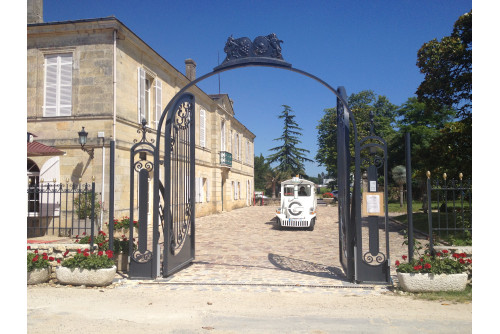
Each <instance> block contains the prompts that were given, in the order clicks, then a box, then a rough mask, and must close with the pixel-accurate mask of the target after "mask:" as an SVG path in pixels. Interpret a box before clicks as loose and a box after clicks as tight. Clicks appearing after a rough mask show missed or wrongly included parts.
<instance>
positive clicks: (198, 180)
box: [194, 177, 200, 203]
mask: <svg viewBox="0 0 500 334" xmlns="http://www.w3.org/2000/svg"><path fill="white" fill-rule="evenodd" d="M194 180H195V186H194V189H195V193H196V194H195V202H196V203H199V202H200V178H199V177H197V178H195V179H194Z"/></svg>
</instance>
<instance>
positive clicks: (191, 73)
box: [184, 58, 196, 81]
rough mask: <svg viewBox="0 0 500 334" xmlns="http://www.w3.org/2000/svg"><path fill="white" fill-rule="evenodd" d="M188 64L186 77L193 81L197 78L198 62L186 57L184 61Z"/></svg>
mask: <svg viewBox="0 0 500 334" xmlns="http://www.w3.org/2000/svg"><path fill="white" fill-rule="evenodd" d="M184 63H185V64H186V77H187V78H188V79H189V80H190V81H193V80H195V79H196V63H195V61H194V60H192V59H189V58H188V59H186V60H185V61H184Z"/></svg>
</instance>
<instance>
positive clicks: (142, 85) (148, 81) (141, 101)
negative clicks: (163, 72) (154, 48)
mask: <svg viewBox="0 0 500 334" xmlns="http://www.w3.org/2000/svg"><path fill="white" fill-rule="evenodd" d="M153 81H157V82H159V81H158V80H155V79H154V77H153V75H152V74H150V73H149V72H146V70H145V69H144V68H142V67H139V68H138V69H137V121H138V122H139V123H141V122H142V120H143V119H145V120H146V125H148V126H149V125H150V117H151V116H150V108H151V98H152V95H153V92H152V89H151V88H152V84H153ZM159 87H160V88H159ZM154 90H155V92H156V93H157V92H158V90H160V94H159V96H160V101H158V100H157V99H156V100H155V112H156V114H157V113H158V111H157V109H156V108H157V107H158V102H159V103H160V108H161V84H160V85H158V83H157V84H156V85H155V87H154ZM155 95H158V94H155ZM160 116H161V113H160ZM158 120H159V119H158ZM158 120H156V119H155V122H157V121H158Z"/></svg>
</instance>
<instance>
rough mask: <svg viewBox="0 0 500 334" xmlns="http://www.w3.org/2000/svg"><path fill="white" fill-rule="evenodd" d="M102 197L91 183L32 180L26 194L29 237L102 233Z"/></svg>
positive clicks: (93, 183)
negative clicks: (99, 215) (97, 231)
mask: <svg viewBox="0 0 500 334" xmlns="http://www.w3.org/2000/svg"><path fill="white" fill-rule="evenodd" d="M99 195H100V194H99V193H96V191H95V182H92V183H90V184H89V183H84V184H81V183H78V184H69V183H65V184H63V183H55V182H43V179H42V180H41V181H40V182H39V181H38V179H37V178H36V179H34V178H30V182H29V184H28V192H27V206H28V212H27V213H28V217H27V237H28V238H34V237H43V236H57V237H77V236H82V235H91V236H92V240H93V239H94V238H93V236H94V231H96V230H100V221H99V217H98V214H97V213H98V212H99V211H100V209H101V202H100V201H99V200H98V196H99Z"/></svg>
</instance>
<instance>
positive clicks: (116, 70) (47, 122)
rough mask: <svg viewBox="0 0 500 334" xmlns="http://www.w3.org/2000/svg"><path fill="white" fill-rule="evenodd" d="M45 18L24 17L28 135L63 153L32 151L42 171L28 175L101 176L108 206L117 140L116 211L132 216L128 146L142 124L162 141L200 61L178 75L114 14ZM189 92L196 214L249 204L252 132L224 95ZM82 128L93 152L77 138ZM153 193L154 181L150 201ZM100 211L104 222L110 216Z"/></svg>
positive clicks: (59, 178) (55, 178) (31, 160)
mask: <svg viewBox="0 0 500 334" xmlns="http://www.w3.org/2000/svg"><path fill="white" fill-rule="evenodd" d="M29 2H30V1H28V3H29ZM34 2H35V3H37V2H39V1H34ZM41 7H42V6H32V8H34V9H37V8H41ZM29 9H30V6H28V10H29ZM41 17H42V15H36V14H33V13H31V14H30V13H28V27H27V57H28V58H27V68H28V73H27V101H28V104H27V105H28V110H27V122H28V131H29V132H30V133H32V134H34V135H36V136H37V137H36V141H37V142H39V143H41V144H43V145H46V146H49V147H54V148H56V149H58V150H60V151H63V152H65V154H64V155H57V156H31V157H28V166H31V168H32V169H33V170H39V172H37V173H38V175H35V176H33V173H32V174H31V177H36V176H38V177H39V178H40V179H44V182H55V183H64V182H70V183H78V182H83V183H85V182H91V180H92V178H95V182H96V188H97V191H98V192H99V193H100V194H99V200H100V201H102V203H103V205H102V207H103V212H106V211H107V210H109V207H108V205H107V202H108V198H109V177H110V171H109V161H110V156H109V153H110V150H109V145H110V144H109V143H110V140H114V142H115V147H116V151H115V157H114V158H115V171H114V173H115V178H114V180H115V192H114V200H115V206H114V212H115V217H118V218H119V217H121V216H127V215H128V212H129V208H130V202H129V201H130V200H129V199H130V190H129V189H130V148H131V147H132V145H134V139H135V140H140V138H141V135H140V134H139V133H138V129H140V127H141V120H142V119H146V124H147V127H148V128H150V129H152V130H153V133H152V134H150V135H148V136H150V137H151V138H156V128H157V125H158V121H159V118H160V116H161V114H162V112H163V110H164V108H165V107H166V105H167V104H168V102H169V101H170V99H171V98H172V97H173V96H174V95H175V94H176V93H177V92H178V91H179V90H180V89H181V88H182V87H184V86H185V85H186V84H188V83H189V82H190V80H194V79H195V76H196V74H195V73H196V63H195V62H194V61H193V60H191V59H187V60H186V74H183V73H181V72H180V71H179V70H177V69H176V68H174V67H173V66H172V65H171V64H169V63H168V62H167V61H166V60H165V59H164V58H163V57H162V56H160V55H159V54H158V53H157V52H155V51H154V50H153V49H152V48H151V47H149V46H148V45H147V44H146V43H145V42H144V41H142V40H141V39H140V38H139V37H138V36H137V35H135V34H134V33H133V32H132V31H131V30H130V29H128V28H127V27H126V26H125V25H124V24H123V23H122V22H120V21H119V20H118V19H116V18H114V17H106V18H97V19H88V20H76V21H64V22H42V18H41ZM30 20H31V21H30ZM189 91H190V92H191V93H193V94H194V95H195V97H196V106H195V117H196V149H195V156H196V168H195V171H196V202H197V204H196V216H204V215H208V214H212V213H217V212H221V211H229V210H233V209H235V208H240V207H244V206H247V205H250V204H251V198H252V195H251V194H253V189H254V188H253V187H254V171H253V160H254V159H253V142H254V139H255V135H254V134H253V133H252V132H251V131H249V130H248V129H247V128H246V127H245V126H244V125H243V124H241V123H240V122H239V121H238V120H237V119H236V118H235V113H234V109H233V102H232V101H231V100H230V99H229V97H228V95H226V94H219V95H209V94H207V93H205V92H203V91H202V90H201V89H199V88H198V87H196V86H193V87H192V88H191V89H190V90H189ZM82 127H84V129H85V131H86V132H88V141H87V144H86V147H88V148H93V149H94V157H93V158H91V157H90V155H89V154H88V153H87V152H84V151H83V150H82V149H81V146H80V143H79V141H78V132H79V131H81V130H82ZM226 158H227V159H226ZM229 158H232V159H229ZM152 189H153V182H150V192H149V197H150V201H149V202H150V203H152V198H153V194H152ZM135 197H136V198H137V196H135ZM136 201H137V200H136ZM134 205H137V203H135V204H134ZM134 209H135V208H134ZM100 216H101V217H104V218H103V219H104V222H106V221H107V218H106V214H104V215H103V214H102V213H101V215H100Z"/></svg>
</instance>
